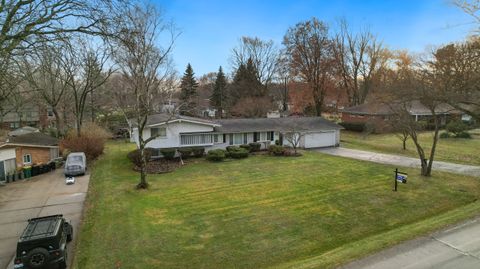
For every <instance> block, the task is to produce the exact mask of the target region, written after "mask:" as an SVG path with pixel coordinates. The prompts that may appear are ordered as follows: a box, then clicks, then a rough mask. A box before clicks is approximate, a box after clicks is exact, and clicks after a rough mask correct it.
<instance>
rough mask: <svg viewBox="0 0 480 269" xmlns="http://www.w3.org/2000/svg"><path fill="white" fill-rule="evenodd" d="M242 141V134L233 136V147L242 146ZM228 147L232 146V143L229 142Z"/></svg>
mask: <svg viewBox="0 0 480 269" xmlns="http://www.w3.org/2000/svg"><path fill="white" fill-rule="evenodd" d="M230 138H231V137H230ZM243 141H244V134H233V145H241V144H243ZM230 145H232V142H230Z"/></svg>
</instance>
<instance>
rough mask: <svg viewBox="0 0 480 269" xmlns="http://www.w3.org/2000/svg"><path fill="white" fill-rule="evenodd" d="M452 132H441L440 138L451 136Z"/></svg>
mask: <svg viewBox="0 0 480 269" xmlns="http://www.w3.org/2000/svg"><path fill="white" fill-rule="evenodd" d="M449 137H450V134H449V133H448V132H443V133H440V138H449Z"/></svg>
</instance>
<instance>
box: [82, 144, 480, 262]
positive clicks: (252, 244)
mask: <svg viewBox="0 0 480 269" xmlns="http://www.w3.org/2000/svg"><path fill="white" fill-rule="evenodd" d="M131 148H132V147H131V145H129V144H123V143H114V144H109V145H108V147H107V152H106V154H105V155H104V156H103V157H102V158H101V159H100V160H98V161H97V162H96V164H95V167H94V168H93V171H92V177H91V181H90V189H89V193H88V197H87V210H86V215H85V220H84V224H83V226H82V228H81V231H80V234H79V242H78V251H77V256H76V258H75V262H74V268H268V267H286V268H288V267H292V268H297V267H298V268H331V267H335V266H337V265H339V264H340V263H344V262H348V261H350V260H352V259H354V258H358V257H361V256H364V255H366V254H368V253H371V252H372V251H375V250H378V249H381V248H383V247H386V246H389V245H392V244H395V243H398V242H401V241H403V240H406V239H409V238H412V237H414V236H417V235H419V234H424V233H427V232H430V231H432V230H435V229H438V228H439V227H442V226H444V225H448V224H451V223H454V222H456V221H459V220H461V219H465V218H468V217H471V216H473V215H475V214H476V212H478V209H479V205H478V203H477V202H475V201H476V200H477V199H478V197H479V196H480V186H479V184H478V179H475V178H472V177H467V176H458V175H451V174H448V173H435V177H432V178H423V177H421V176H419V175H418V169H406V172H408V173H409V182H408V184H401V185H400V186H399V192H397V193H394V192H392V191H391V189H392V183H393V182H392V181H393V179H392V176H393V167H390V166H386V165H380V164H375V163H369V162H362V161H357V160H351V159H345V158H339V157H333V156H328V155H323V154H320V153H316V152H306V153H305V155H304V156H303V157H299V158H276V157H270V156H256V157H249V158H248V159H244V160H235V161H227V162H223V163H210V162H206V161H203V160H198V159H195V160H190V161H188V160H187V162H189V163H188V164H187V165H186V166H184V167H182V168H180V169H178V170H177V171H175V172H173V173H169V174H162V175H152V176H149V180H150V183H151V188H150V189H149V190H147V191H137V190H135V189H134V186H135V184H136V183H137V180H138V174H137V173H135V172H133V171H132V170H131V169H130V168H131V165H130V164H129V162H128V160H127V159H126V157H125V155H126V153H127V152H128V151H129V150H131Z"/></svg>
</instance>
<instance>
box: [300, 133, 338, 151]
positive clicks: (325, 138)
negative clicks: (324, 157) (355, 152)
mask: <svg viewBox="0 0 480 269" xmlns="http://www.w3.org/2000/svg"><path fill="white" fill-rule="evenodd" d="M337 132H338V131H324V132H309V133H306V134H305V137H304V139H305V145H304V147H305V148H307V149H308V148H324V147H334V146H335V145H337V144H338V143H337V138H336V137H337V136H336V133H337Z"/></svg>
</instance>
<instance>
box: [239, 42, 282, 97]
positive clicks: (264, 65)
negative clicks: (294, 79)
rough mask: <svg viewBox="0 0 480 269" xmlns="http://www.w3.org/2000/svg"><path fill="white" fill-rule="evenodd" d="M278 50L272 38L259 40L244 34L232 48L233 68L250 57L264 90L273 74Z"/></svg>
mask: <svg viewBox="0 0 480 269" xmlns="http://www.w3.org/2000/svg"><path fill="white" fill-rule="evenodd" d="M278 56H279V52H278V49H277V47H276V46H275V44H274V43H273V40H268V41H265V40H261V39H260V38H258V37H248V36H244V37H242V38H241V40H240V44H239V45H238V46H237V47H235V48H234V49H232V58H231V61H232V65H233V69H235V70H236V69H238V67H239V66H240V65H241V64H243V65H247V62H248V59H252V61H253V64H254V66H255V69H256V73H257V74H256V75H257V79H258V80H259V81H260V83H262V85H263V86H264V88H265V92H267V91H268V87H269V85H270V83H271V82H272V80H273V77H274V75H275V71H276V67H277V61H278Z"/></svg>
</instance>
